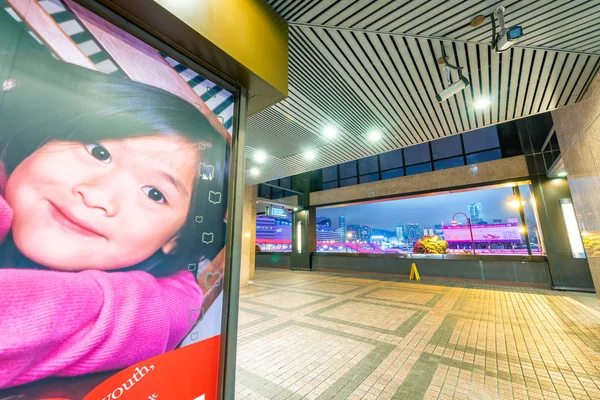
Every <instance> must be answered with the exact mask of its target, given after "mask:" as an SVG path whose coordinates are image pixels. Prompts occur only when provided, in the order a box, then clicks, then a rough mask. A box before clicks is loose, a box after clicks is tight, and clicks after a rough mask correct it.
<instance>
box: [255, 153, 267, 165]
mask: <svg viewBox="0 0 600 400" xmlns="http://www.w3.org/2000/svg"><path fill="white" fill-rule="evenodd" d="M266 159H267V153H265V152H264V151H262V150H258V151H257V152H256V153H254V161H256V162H258V163H264V162H265V161H266Z"/></svg>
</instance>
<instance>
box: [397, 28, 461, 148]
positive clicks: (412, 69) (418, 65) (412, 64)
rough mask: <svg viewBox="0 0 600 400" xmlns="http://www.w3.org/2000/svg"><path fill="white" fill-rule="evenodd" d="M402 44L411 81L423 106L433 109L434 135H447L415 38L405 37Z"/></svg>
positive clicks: (447, 130)
mask: <svg viewBox="0 0 600 400" xmlns="http://www.w3.org/2000/svg"><path fill="white" fill-rule="evenodd" d="M397 42H398V41H397ZM402 45H403V46H404V48H405V49H407V51H402V52H401V54H403V55H404V54H406V56H403V59H404V62H405V63H406V65H407V66H408V72H409V74H411V76H412V79H413V82H415V83H416V86H417V89H418V91H419V94H420V95H421V98H422V99H423V102H424V103H425V106H426V107H430V109H432V110H433V111H434V112H433V113H432V114H431V115H432V119H433V123H434V125H436V127H437V128H438V131H437V133H436V137H442V136H446V135H449V134H450V133H451V132H450V129H449V127H448V124H447V123H446V120H445V117H444V115H443V111H442V109H441V107H440V106H439V104H437V101H436V100H435V98H434V96H435V89H434V88H433V85H432V83H431V80H430V79H429V77H428V76H424V74H426V68H427V66H426V65H425V62H424V61H423V58H422V57H421V53H420V51H419V47H418V44H417V41H416V39H415V38H413V37H405V38H404V43H403V44H402ZM399 47H400V46H399ZM432 61H433V60H432ZM434 62H435V61H434Z"/></svg>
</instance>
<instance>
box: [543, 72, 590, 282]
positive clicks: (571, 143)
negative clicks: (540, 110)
mask: <svg viewBox="0 0 600 400" xmlns="http://www.w3.org/2000/svg"><path fill="white" fill-rule="evenodd" d="M552 118H553V120H554V126H555V128H556V134H557V137H558V142H559V144H560V149H561V153H562V157H563V161H564V165H565V169H566V170H567V173H568V181H569V187H570V189H571V194H572V196H573V206H574V207H575V211H576V213H577V218H578V222H579V225H580V229H581V231H582V232H585V233H584V237H583V242H584V246H585V251H586V255H587V257H588V263H589V266H590V271H591V273H592V278H593V281H594V286H595V288H596V293H598V294H600V195H599V194H600V74H596V77H595V78H594V80H593V81H592V82H591V84H590V86H589V88H588V90H587V92H586V94H585V95H584V96H583V98H582V100H581V101H580V102H579V103H577V104H574V105H572V106H569V107H566V108H563V109H559V110H555V111H553V112H552Z"/></svg>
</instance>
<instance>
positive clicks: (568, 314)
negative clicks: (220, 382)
mask: <svg viewBox="0 0 600 400" xmlns="http://www.w3.org/2000/svg"><path fill="white" fill-rule="evenodd" d="M594 296H595V295H593V294H589V295H573V294H570V293H564V292H557V291H550V290H542V289H532V288H524V287H507V286H493V285H473V284H464V283H459V284H457V283H449V284H441V283H438V282H434V283H428V282H427V278H423V281H421V282H414V281H406V280H401V279H392V278H371V277H369V278H368V279H367V277H365V276H364V275H350V274H345V275H344V274H325V273H316V272H292V271H284V270H274V269H257V270H256V279H255V283H254V284H252V285H251V286H250V287H248V288H245V289H242V294H241V303H240V321H239V322H240V332H239V341H238V375H237V388H236V391H237V396H236V398H237V399H326V400H329V399H340V400H346V399H356V400H358V399H404V400H413V399H512V398H515V399H600V309H599V308H598V307H597V303H596V302H595V301H594V300H593V297H594Z"/></svg>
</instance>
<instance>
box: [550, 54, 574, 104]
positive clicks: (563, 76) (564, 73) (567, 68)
mask: <svg viewBox="0 0 600 400" xmlns="http://www.w3.org/2000/svg"><path fill="white" fill-rule="evenodd" d="M578 57H579V55H578V54H568V55H567V59H566V60H565V63H564V64H563V68H562V70H561V71H560V76H559V78H558V82H557V83H556V86H555V87H554V91H553V93H552V97H551V99H550V104H549V105H548V109H550V110H553V109H555V108H557V107H558V102H559V100H560V96H561V94H562V92H563V91H564V88H565V85H566V84H567V80H568V79H569V76H570V75H571V71H572V70H573V66H574V65H575V61H576V60H577V58H578Z"/></svg>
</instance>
